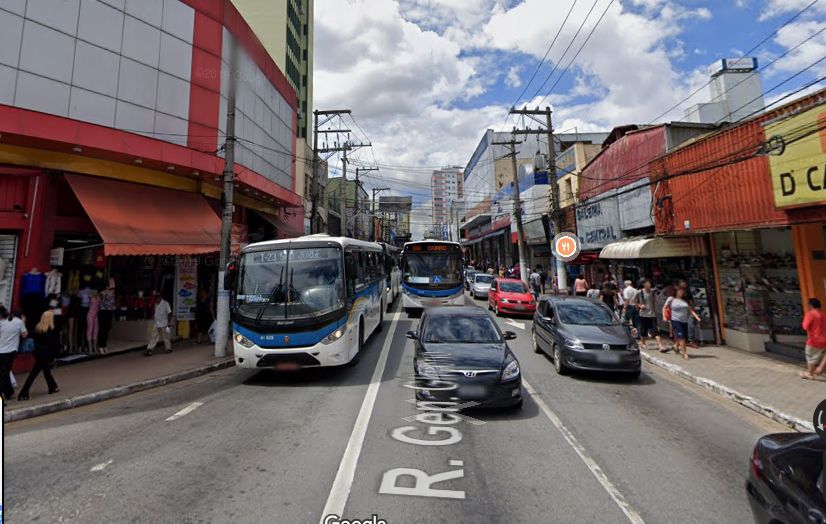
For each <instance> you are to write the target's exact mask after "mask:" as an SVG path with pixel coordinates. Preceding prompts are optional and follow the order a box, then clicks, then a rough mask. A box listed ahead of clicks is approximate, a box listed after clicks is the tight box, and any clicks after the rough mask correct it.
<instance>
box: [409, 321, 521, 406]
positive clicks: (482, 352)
mask: <svg viewBox="0 0 826 524" xmlns="http://www.w3.org/2000/svg"><path fill="white" fill-rule="evenodd" d="M407 338H410V339H413V340H415V341H416V353H415V357H414V364H413V368H414V370H415V373H416V377H417V382H418V384H419V386H420V387H425V386H426V385H431V386H432V388H433V389H418V390H416V397H417V398H418V399H419V400H424V401H431V402H450V401H454V399H459V400H460V401H473V402H478V403H479V404H480V405H479V406H478V407H488V408H495V407H507V406H513V407H521V406H522V374H521V371H520V369H519V361H518V360H517V359H516V356H515V355H514V354H513V352H512V351H511V349H510V347H508V343H507V341H508V340H513V339H515V338H516V333H514V332H512V331H506V332H504V333H502V331H500V329H499V326H498V325H497V324H496V321H495V320H494V319H493V317H492V316H491V314H490V313H488V312H487V311H485V310H484V309H481V308H478V307H475V306H442V307H438V308H432V309H427V310H425V311H424V313H423V314H422V318H421V320H419V328H418V330H417V331H409V332H408V333H407Z"/></svg>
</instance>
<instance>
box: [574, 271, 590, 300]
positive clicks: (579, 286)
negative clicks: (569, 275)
mask: <svg viewBox="0 0 826 524" xmlns="http://www.w3.org/2000/svg"><path fill="white" fill-rule="evenodd" d="M587 294H588V281H587V280H585V277H584V276H582V275H579V276H578V277H576V280H574V295H576V296H578V297H584V296H586V295H587Z"/></svg>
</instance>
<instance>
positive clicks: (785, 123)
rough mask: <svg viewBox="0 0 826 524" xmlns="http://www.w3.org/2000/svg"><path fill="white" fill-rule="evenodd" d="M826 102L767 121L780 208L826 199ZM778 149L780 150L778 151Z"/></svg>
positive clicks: (766, 129)
mask: <svg viewBox="0 0 826 524" xmlns="http://www.w3.org/2000/svg"><path fill="white" fill-rule="evenodd" d="M824 124H826V106H819V107H815V108H813V109H810V110H808V111H806V112H804V113H801V114H799V115H797V116H794V117H791V118H787V119H785V120H781V121H779V122H774V123H770V124H768V125H766V127H765V131H766V140H767V141H768V142H769V144H770V145H773V146H774V147H773V154H770V155H769V165H770V167H771V176H772V186H773V188H774V203H775V206H776V207H777V208H786V207H794V206H809V205H816V204H821V203H823V202H824V201H826V167H825V166H826V131H824ZM778 153H779V154H778Z"/></svg>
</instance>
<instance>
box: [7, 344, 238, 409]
mask: <svg viewBox="0 0 826 524" xmlns="http://www.w3.org/2000/svg"><path fill="white" fill-rule="evenodd" d="M233 366H235V359H227V360H222V361H221V362H215V363H213V364H209V365H207V366H201V367H199V368H195V369H190V370H187V371H182V372H180V373H174V374H172V375H166V376H165V377H158V378H152V379H149V380H144V381H142V382H135V383H133V384H127V385H125V386H119V387H116V388H111V389H104V390H102V391H95V392H93V393H86V394H83V395H78V396H76V397H71V398H66V399H62V400H56V401H54V402H48V403H46V404H39V405H37V406H31V407H27V408H21V409H13V410H10V411H6V412H4V413H3V422H4V423H5V422H15V421H18V420H24V419H27V418H32V417H39V416H41V415H48V414H50V413H57V412H58V411H65V410H67V409H72V408H79V407H81V406H88V405H89V404H94V403H96V402H103V401H105V400H111V399H113V398H118V397H123V396H125V395H130V394H132V393H137V392H139V391H145V390H147V389H153V388H157V387H161V386H166V385H167V384H173V383H175V382H181V381H184V380H189V379H193V378H197V377H200V376H201V375H206V374H207V373H212V372H214V371H220V370H222V369H227V368H231V367H233Z"/></svg>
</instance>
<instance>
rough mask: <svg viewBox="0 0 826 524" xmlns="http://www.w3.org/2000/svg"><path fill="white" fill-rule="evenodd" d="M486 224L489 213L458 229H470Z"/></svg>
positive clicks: (472, 219)
mask: <svg viewBox="0 0 826 524" xmlns="http://www.w3.org/2000/svg"><path fill="white" fill-rule="evenodd" d="M488 222H490V213H482V214H479V215H476V216H475V217H473V218H471V219H470V220H468V221H467V222H465V223H464V224H462V225H460V226H459V229H471V228H474V227H476V226H479V225H482V224H485V223H488Z"/></svg>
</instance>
